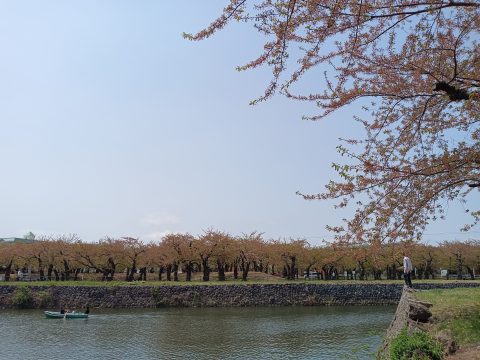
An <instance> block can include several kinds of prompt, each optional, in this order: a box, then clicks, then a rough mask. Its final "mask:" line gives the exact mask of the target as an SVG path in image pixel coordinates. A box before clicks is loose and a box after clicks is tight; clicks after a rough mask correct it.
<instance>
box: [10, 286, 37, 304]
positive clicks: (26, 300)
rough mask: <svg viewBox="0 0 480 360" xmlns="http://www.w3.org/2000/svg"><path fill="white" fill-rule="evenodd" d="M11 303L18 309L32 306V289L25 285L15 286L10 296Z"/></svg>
mask: <svg viewBox="0 0 480 360" xmlns="http://www.w3.org/2000/svg"><path fill="white" fill-rule="evenodd" d="M12 304H13V305H14V306H16V307H18V308H20V309H25V308H29V307H32V304H33V294H32V291H31V290H30V289H29V288H27V287H19V288H17V289H16V290H15V292H14V293H13V296H12Z"/></svg>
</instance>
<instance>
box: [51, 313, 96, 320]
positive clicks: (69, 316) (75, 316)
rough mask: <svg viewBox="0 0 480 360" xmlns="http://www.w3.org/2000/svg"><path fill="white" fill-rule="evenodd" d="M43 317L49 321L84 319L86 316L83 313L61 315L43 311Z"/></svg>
mask: <svg viewBox="0 0 480 360" xmlns="http://www.w3.org/2000/svg"><path fill="white" fill-rule="evenodd" d="M45 316H46V317H47V318H49V319H86V318H88V314H86V313H83V312H76V311H72V312H66V313H64V314H62V313H61V312H60V311H45Z"/></svg>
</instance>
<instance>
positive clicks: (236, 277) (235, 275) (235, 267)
mask: <svg viewBox="0 0 480 360" xmlns="http://www.w3.org/2000/svg"><path fill="white" fill-rule="evenodd" d="M233 278H234V279H235V280H236V279H238V264H236V263H235V264H234V265H233Z"/></svg>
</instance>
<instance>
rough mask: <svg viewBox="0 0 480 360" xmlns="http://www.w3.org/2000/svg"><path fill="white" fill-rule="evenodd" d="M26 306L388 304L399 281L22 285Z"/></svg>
mask: <svg viewBox="0 0 480 360" xmlns="http://www.w3.org/2000/svg"><path fill="white" fill-rule="evenodd" d="M415 286H416V288H422V289H427V288H440V287H441V288H445V287H456V286H480V282H479V283H458V284H455V283H452V284H415ZM27 288H28V289H30V291H31V294H32V301H31V302H30V304H29V307H33V308H57V307H59V306H68V307H72V308H73V307H75V308H82V307H84V306H85V305H86V304H88V305H89V306H90V307H91V308H151V307H163V306H176V307H226V306H289V305H389V304H390V305H391V304H397V303H398V301H399V300H400V297H401V295H402V289H403V285H401V284H382V283H378V284H372V283H368V284H328V283H317V284H312V283H292V284H241V285H171V286H170V285H165V286H147V285H145V286H138V285H133V286H115V285H110V286H41V285H31V286H27ZM17 289H19V287H17V286H10V285H1V286H0V308H12V307H15V305H14V303H13V299H14V297H15V292H16V291H17Z"/></svg>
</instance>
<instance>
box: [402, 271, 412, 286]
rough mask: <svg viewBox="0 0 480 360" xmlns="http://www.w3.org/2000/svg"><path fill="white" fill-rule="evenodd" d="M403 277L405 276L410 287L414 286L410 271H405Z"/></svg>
mask: <svg viewBox="0 0 480 360" xmlns="http://www.w3.org/2000/svg"><path fill="white" fill-rule="evenodd" d="M403 277H404V278H405V284H406V285H407V286H408V287H412V279H411V278H410V273H408V274H407V273H404V274H403Z"/></svg>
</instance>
